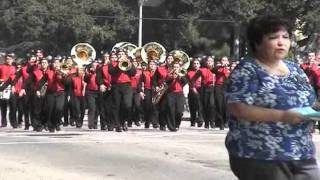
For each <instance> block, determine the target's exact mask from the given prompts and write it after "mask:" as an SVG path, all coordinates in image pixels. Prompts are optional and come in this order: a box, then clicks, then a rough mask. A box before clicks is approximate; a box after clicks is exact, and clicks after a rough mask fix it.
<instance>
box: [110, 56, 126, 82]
mask: <svg viewBox="0 0 320 180" xmlns="http://www.w3.org/2000/svg"><path fill="white" fill-rule="evenodd" d="M111 64H112V67H113V68H116V66H118V62H117V61H112V63H111ZM130 81H131V77H130V76H129V75H128V74H127V73H125V72H123V71H118V72H117V73H116V74H115V75H114V76H112V82H114V83H116V84H119V83H130Z"/></svg>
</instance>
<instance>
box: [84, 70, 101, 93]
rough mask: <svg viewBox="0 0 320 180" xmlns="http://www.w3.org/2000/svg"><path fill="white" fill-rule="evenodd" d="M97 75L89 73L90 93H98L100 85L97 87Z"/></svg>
mask: <svg viewBox="0 0 320 180" xmlns="http://www.w3.org/2000/svg"><path fill="white" fill-rule="evenodd" d="M96 79H97V74H96V73H95V72H89V73H87V87H86V88H87V89H88V90H90V91H97V90H98V85H97V81H96Z"/></svg>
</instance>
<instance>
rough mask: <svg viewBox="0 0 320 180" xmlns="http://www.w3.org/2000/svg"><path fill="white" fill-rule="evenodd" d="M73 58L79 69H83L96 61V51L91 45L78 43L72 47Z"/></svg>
mask: <svg viewBox="0 0 320 180" xmlns="http://www.w3.org/2000/svg"><path fill="white" fill-rule="evenodd" d="M71 57H72V60H73V61H74V62H75V63H76V64H77V65H78V67H83V66H85V65H88V64H91V63H92V62H93V61H94V60H95V59H96V50H95V49H94V48H93V47H92V46H91V45H90V44H89V43H78V44H76V45H74V46H73V47H72V49H71Z"/></svg>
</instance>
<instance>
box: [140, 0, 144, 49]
mask: <svg viewBox="0 0 320 180" xmlns="http://www.w3.org/2000/svg"><path fill="white" fill-rule="evenodd" d="M144 1H145V0H139V35H138V46H139V47H142V18H143V16H142V7H143V3H144Z"/></svg>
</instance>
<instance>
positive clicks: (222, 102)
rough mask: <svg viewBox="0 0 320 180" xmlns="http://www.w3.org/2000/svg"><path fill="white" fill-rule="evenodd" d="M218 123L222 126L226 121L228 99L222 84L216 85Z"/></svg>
mask: <svg viewBox="0 0 320 180" xmlns="http://www.w3.org/2000/svg"><path fill="white" fill-rule="evenodd" d="M215 103H216V125H217V126H219V127H220V128H223V127H224V124H225V123H226V99H225V96H224V92H223V86H222V85H216V86H215Z"/></svg>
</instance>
